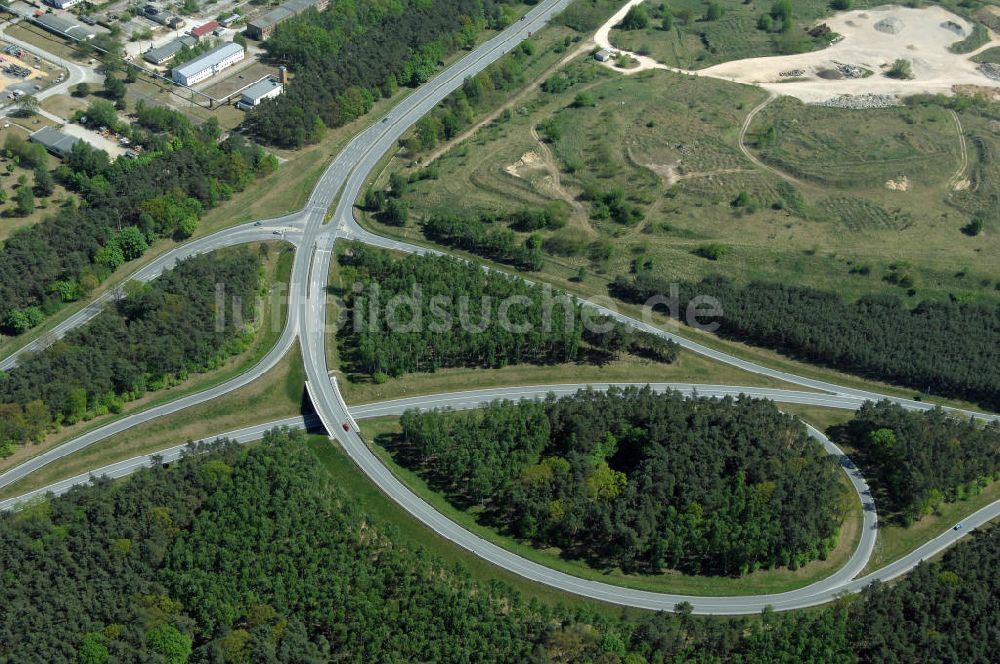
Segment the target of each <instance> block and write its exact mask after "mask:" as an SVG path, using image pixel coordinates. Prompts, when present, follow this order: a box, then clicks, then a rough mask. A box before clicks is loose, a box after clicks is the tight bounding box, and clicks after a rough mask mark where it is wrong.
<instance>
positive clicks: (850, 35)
mask: <svg viewBox="0 0 1000 664" xmlns="http://www.w3.org/2000/svg"><path fill="white" fill-rule="evenodd" d="M641 1H642V0H633V2H629V3H628V4H627V5H626V7H623V8H622V11H620V12H618V14H616V15H615V17H613V18H612V19H611V21H609V22H608V23H607V24H606V25H605V26H602V28H601V29H600V30H598V32H597V34H596V35H595V41H597V43H598V45H599V46H601V47H602V48H606V47H609V46H610V44H609V43H608V33H609V31H610V28H611V26H613V25H615V24H617V23H618V22H620V21H621V19H622V17H623V16H624V15H625V12H626V11H628V7H629V6H631V5H633V4H637V3H638V2H641ZM619 14H620V15H619ZM823 22H824V23H826V24H827V25H828V26H829V27H830V29H831V30H833V31H834V32H836V33H838V34H840V35H842V37H843V38H842V39H841V40H839V41H838V42H836V43H834V44H833V45H831V46H829V47H828V48H825V49H823V50H821V51H814V52H810V53H801V54H798V55H788V56H772V57H764V58H749V59H746V60H734V61H732V62H725V63H722V64H720V65H715V66H713V67H708V68H706V69H702V70H698V71H692V72H687V73H690V74H695V75H698V76H711V77H713V78H721V79H725V80H731V81H737V82H740V83H751V84H756V85H759V86H761V87H763V88H765V89H767V90H770V91H772V92H774V93H776V94H782V95H789V96H793V97H798V98H799V99H801V100H803V101H805V102H807V103H822V102H827V101H829V100H831V99H833V98H835V97H839V96H841V95H885V96H887V97H900V96H907V95H912V94H919V93H925V92H926V93H941V94H951V93H952V92H953V91H954V86H956V85H963V86H969V85H974V86H981V87H984V88H996V89H1000V81H997V80H993V79H990V78H988V77H987V76H985V75H984V74H983V73H982V72H980V71H979V70H978V69H977V67H978V65H977V64H976V63H974V62H972V61H971V60H970V58H971V57H972V56H973V55H975V54H976V53H979V52H980V51H982V50H985V49H987V48H990V47H992V46H997V45H1000V41H998V40H997V38H996V36H995V35H992V37H993V39H992V40H991V41H990V43H988V44H986V45H985V46H983V47H982V48H981V49H978V50H977V51H975V52H974V53H968V54H964V55H959V54H956V53H952V52H951V51H949V50H948V47H949V46H950V45H951V44H953V43H955V42H957V41H961V40H962V39H963V38H964V37H965V36H967V35H968V34H969V33H970V32H971V31H972V26H971V25H970V24H969V22H968V21H966V20H964V19H962V18H960V17H958V16H956V15H955V14H952V13H951V12H948V11H946V10H944V9H942V8H941V7H938V6H928V7H925V8H922V9H910V8H906V7H900V6H897V5H886V6H883V7H878V8H876V9H867V10H856V11H850V12H843V13H840V14H837V15H835V16H833V17H830V18H828V19H826V20H825V21H823ZM612 50H615V51H616V52H620V51H618V49H613V48H612ZM632 57H634V58H635V59H637V60H638V61H639V67H637V68H634V69H629V70H624V71H623V70H621V69H618V68H616V67H613V64H612V63H609V64H610V65H611V66H612V68H614V69H615V70H616V71H619V72H622V73H628V74H631V73H634V72H636V71H641V70H643V69H651V68H657V69H670V70H672V71H680V70H677V69H674V68H671V67H666V66H664V65H662V64H660V63H657V62H655V61H653V60H651V59H650V58H648V57H644V56H639V55H635V54H632ZM899 58H902V59H905V60H909V61H910V62H911V63H912V67H913V75H914V77H913V79H912V80H896V79H892V78H888V77H886V76H885V75H884V72H885V71H886V70H887V69H888V68H889V67H890V66H891V64H892V63H893V62H894V61H895V60H897V59H899ZM845 65H846V67H845ZM852 66H853V67H856V68H859V69H860V70H865V71H864V72H863V73H862V74H860V75H864V74H866V73H867V72H871V73H870V75H866V76H865V77H862V78H849V77H845V78H836V77H837V76H840V75H841V74H840V73H839V72H838V69H839V71H844V70H847V71H851V69H852ZM832 72H835V73H832ZM821 74H822V76H821ZM824 76H826V77H831V76H832V77H834V78H824ZM782 81H784V82H782Z"/></svg>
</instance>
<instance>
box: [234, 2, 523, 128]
mask: <svg viewBox="0 0 1000 664" xmlns="http://www.w3.org/2000/svg"><path fill="white" fill-rule="evenodd" d="M511 4H512V3H511V2H508V1H506V0H436V1H435V2H424V1H422V0H392V1H389V0H381V1H378V2H356V1H354V0H347V1H345V2H334V3H331V4H330V7H329V9H327V10H326V11H323V12H316V11H313V10H310V11H308V12H305V13H304V14H302V15H300V16H298V17H296V18H293V19H290V20H288V21H286V22H284V23H282V24H281V25H279V26H278V27H277V28H276V29H275V31H274V34H273V35H272V37H271V38H270V39H269V40H268V41H267V43H266V47H267V49H268V53H269V54H270V55H271V57H272V58H274V59H275V60H277V61H280V62H283V63H285V64H287V65H288V66H289V68H290V69H291V70H292V71H293V72H294V73H295V78H294V79H293V80H292V82H291V84H290V85H289V86H288V88H287V90H286V91H285V94H283V95H281V96H279V97H276V98H274V99H269V100H266V101H265V102H264V103H262V104H261V105H260V106H258V107H256V108H254V109H253V110H251V111H250V113H249V115H248V118H247V121H246V126H247V127H248V128H249V129H250V130H251V131H252V132H253V133H254V134H255V135H257V136H260V137H261V138H262V139H264V140H266V141H268V142H271V143H275V144H277V145H281V146H284V147H300V146H302V145H304V144H306V143H309V142H313V141H317V140H319V139H320V138H321V137H322V135H323V132H324V131H325V129H326V128H327V127H339V126H341V125H343V124H346V123H348V122H350V121H351V120H354V119H355V118H358V117H360V116H362V115H364V114H365V113H367V112H368V111H370V110H371V108H372V106H373V104H374V102H375V99H376V98H378V97H388V96H390V95H392V94H393V93H394V92H395V90H396V89H397V88H398V87H400V86H417V85H420V84H421V83H423V82H424V81H426V80H427V79H428V78H430V77H431V76H432V75H433V73H434V72H435V71H436V70H437V68H438V65H439V64H440V62H441V60H442V59H443V58H444V57H445V56H446V55H447V54H449V53H451V52H453V51H455V50H457V49H460V48H472V46H473V45H474V44H475V41H476V38H477V36H478V34H479V32H480V31H481V30H483V29H484V28H487V27H489V28H502V27H505V26H507V25H509V24H510V23H511V22H512V20H513V19H514V16H515V13H514V12H513V11H512V8H511V7H510V5H511Z"/></svg>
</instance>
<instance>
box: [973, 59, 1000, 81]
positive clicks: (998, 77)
mask: <svg viewBox="0 0 1000 664" xmlns="http://www.w3.org/2000/svg"><path fill="white" fill-rule="evenodd" d="M978 69H979V71H980V72H982V74H983V76H985V77H986V78H992V79H993V80H994V81H1000V65H998V64H995V63H992V62H984V63H983V64H981V65H979V67H978Z"/></svg>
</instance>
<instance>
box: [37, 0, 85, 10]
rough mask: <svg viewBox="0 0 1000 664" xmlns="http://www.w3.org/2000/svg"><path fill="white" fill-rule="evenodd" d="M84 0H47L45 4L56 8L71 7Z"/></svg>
mask: <svg viewBox="0 0 1000 664" xmlns="http://www.w3.org/2000/svg"><path fill="white" fill-rule="evenodd" d="M81 2H83V0H45V4H47V5H49V6H50V7H55V8H56V9H69V8H70V7H72V6H74V5H78V4H80V3H81Z"/></svg>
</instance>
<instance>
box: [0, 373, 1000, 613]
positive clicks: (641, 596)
mask: <svg viewBox="0 0 1000 664" xmlns="http://www.w3.org/2000/svg"><path fill="white" fill-rule="evenodd" d="M610 385H611V384H608V383H603V384H590V385H585V384H558V385H538V386H532V387H511V388H493V389H483V390H472V391H466V392H457V393H444V394H434V395H426V396H418V397H408V398H404V399H395V400H391V401H383V402H379V403H373V404H366V405H360V406H353V407H351V408H350V412H351V415H352V416H353V418H355V419H365V418H370V417H383V416H388V415H397V416H398V415H400V414H402V413H403V412H405V411H406V410H409V409H413V408H416V409H431V408H442V407H447V408H453V409H456V410H458V409H466V408H475V407H478V406H481V405H483V404H485V403H488V402H491V401H494V400H497V399H508V400H520V399H537V398H544V397H545V396H547V395H549V394H554V395H557V396H560V395H567V394H572V393H574V392H576V391H577V390H579V389H584V388H586V387H590V388H592V389H599V390H600V389H607V388H608V387H610ZM616 385H619V386H624V385H625V384H616ZM652 387H653V389H656V390H666V389H676V390H679V391H681V392H684V393H689V394H699V395H702V396H711V397H725V396H738V395H740V394H745V395H748V396H753V397H756V398H766V399H771V400H773V401H775V402H777V403H791V404H812V405H822V406H826V407H831V408H844V409H848V410H853V409H855V408H857V407H858V406H859V405H860V404H861V403H862V402H863V400H861V399H857V398H852V397H835V396H825V395H821V394H816V393H811V392H797V391H791V390H778V389H771V388H755V387H733V386H726V385H696V384H689V383H657V384H653V385H652ZM279 426H287V427H300V428H307V429H317V428H320V429H321V428H322V427H321V426H320V423H319V421H318V420H317V418H315V417H312V416H309V417H302V416H299V417H292V418H286V419H282V420H277V421H274V422H269V423H266V424H261V425H256V426H253V427H247V428H245V429H240V430H237V431H232V432H228V433H224V434H220V437H227V438H230V439H233V440H236V441H237V442H240V443H246V442H250V441H253V440H257V439H259V438H260V437H261V436H263V434H264V432H265V431H268V430H270V429H272V428H274V427H279ZM810 433H811V434H812V435H813V436H814V437H815V438H817V440H819V441H820V442H822V443H823V444H824V445H825V446H826V447H827V450H828V451H829V452H830V453H832V454H835V455H837V456H839V457H840V458H841V466H842V467H843V468H844V471H845V472H846V473H847V474H848V477H849V478H850V480H851V483H852V485H853V486H854V488H855V491H856V492H857V493H858V494H859V496H860V497H861V500H862V504H863V505H864V512H863V514H864V525H863V530H862V537H861V541H860V542H859V544H858V547H857V549H856V550H855V551H854V553H853V554H852V556H851V558H850V560H849V561H848V563H847V564H846V565H845V566H844V567H842V568H841V569H840V570H838V571H837V572H835V573H834V574H833V575H831V576H829V577H827V578H826V579H823V580H822V581H820V582H818V583H816V584H813V585H810V586H808V587H805V588H802V589H800V590H796V591H790V592H786V593H781V594H776V595H764V596H748V597H720V598H698V597H691V596H686V595H673V594H663V593H647V592H643V591H635V590H630V589H627V588H621V587H618V586H612V585H609V584H603V583H599V582H592V581H586V580H582V579H579V578H576V577H573V576H570V575H566V574H562V573H559V572H555V571H553V570H550V569H548V568H546V567H544V566H542V565H538V564H537V563H533V562H531V561H528V560H525V559H522V558H519V557H517V556H513V558H514V560H515V561H516V563H517V567H516V568H515V569H514V571H516V572H517V573H520V574H522V575H524V576H526V577H528V578H532V579H534V580H537V581H539V582H542V583H548V584H550V585H553V586H555V587H559V588H563V589H567V590H570V591H571V592H579V593H580V594H584V595H587V596H589V597H595V598H599V599H602V600H604V601H609V602H614V603H619V604H625V605H629V606H642V607H644V608H650V609H664V610H669V609H672V608H673V606H674V605H675V604H676V603H678V602H682V601H690V602H692V604H693V606H694V607H695V610H696V611H697V612H701V613H717V614H729V613H732V614H737V613H747V612H754V611H758V610H760V609H762V608H763V607H764V606H767V605H771V606H773V607H774V608H776V609H784V608H800V607H803V606H810V605H814V604H819V603H823V602H825V601H829V600H830V599H831V598H832V597H833V596H834V595H836V594H838V593H839V592H842V591H844V590H859V589H861V588H863V587H864V586H865V585H867V584H868V583H870V582H871V581H873V580H875V579H876V578H878V579H881V580H889V579H891V578H895V577H896V576H898V575H900V574H903V573H905V572H906V571H907V570H909V569H911V568H912V567H913V566H914V565H916V564H917V563H919V562H920V561H921V560H924V559H926V558H928V557H930V556H933V555H934V554H935V553H937V552H939V551H941V550H942V549H944V548H945V547H947V546H948V545H950V544H952V543H953V542H954V541H956V540H957V539H958V538H960V537H961V536H963V535H964V534H965V533H967V532H968V531H969V530H970V529H973V528H975V527H977V526H980V525H982V524H984V523H987V522H988V521H989V520H991V519H993V518H996V517H997V516H998V515H1000V504H994V505H991V506H989V507H986V508H984V509H982V510H980V511H979V512H977V513H975V514H973V515H972V516H970V517H969V518H968V519H966V520H965V526H966V527H965V528H963V529H962V530H961V531H953V530H949V531H947V532H945V533H944V534H942V535H941V536H939V537H938V538H935V539H934V540H932V541H930V542H928V543H927V544H925V545H924V546H922V547H920V548H919V549H917V550H916V551H914V552H913V553H911V554H910V555H908V556H905V557H904V558H902V559H900V560H899V561H897V562H895V563H892V564H891V565H888V566H887V567H885V568H883V569H882V570H879V571H878V572H877V573H876V574H871V575H868V576H865V577H861V578H855V577H857V575H858V574H859V573H860V572H861V570H862V569H864V567H865V566H866V565H867V563H868V560H869V558H870V556H871V552H872V548H873V547H874V544H875V535H876V526H877V518H876V513H875V508H874V504H873V503H872V502H871V496H870V492H869V489H868V486H867V484H865V482H864V479H863V478H862V477H861V475H860V473H859V472H858V471H857V469H856V468H855V467H854V465H853V464H852V463H851V461H850V459H848V458H847V457H845V456H844V455H843V453H842V452H841V451H840V450H839V449H838V448H837V447H836V446H834V445H833V444H832V443H830V442H829V441H828V440H826V438H825V437H824V436H823V435H822V434H820V433H819V432H816V431H815V430H811V431H810ZM186 448H187V446H186V445H177V446H174V447H171V448H168V449H165V450H161V451H159V452H156V453H154V454H151V455H148V456H139V457H135V458H133V459H128V460H126V461H121V462H118V463H114V464H111V465H109V466H105V467H103V468H100V469H96V470H94V471H92V472H90V473H85V474H82V475H79V476H77V477H74V478H70V479H68V480H65V481H61V482H57V483H55V484H53V485H51V486H48V487H45V488H43V489H39V490H37V491H33V492H31V493H29V494H25V495H24V496H20V497H18V498H13V499H9V500H6V501H0V509H10V508H11V507H12V506H13V505H15V504H16V503H17V502H19V501H22V500H28V499H31V498H33V497H35V496H37V495H41V494H45V493H46V492H50V491H51V492H53V493H56V494H58V493H63V492H65V491H68V490H69V489H70V488H71V487H73V486H76V485H78V484H83V483H86V482H88V481H90V478H91V477H102V476H106V477H112V478H114V477H123V476H125V475H127V474H129V473H131V472H134V471H135V470H137V469H138V468H142V467H145V466H149V465H152V464H155V463H166V462H170V461H174V460H176V459H177V458H179V457H180V455H181V454H182V453H183V452H184V450H185V449H186ZM364 455H365V457H367V458H368V459H369V460H370V465H369V464H361V465H362V467H363V468H364V467H366V466H368V467H369V468H370V470H371V471H372V472H375V471H377V470H378V469H382V470H383V471H384V472H388V471H386V470H385V469H384V466H382V465H381V463H380V462H379V461H378V460H377V458H376V457H375V456H374V455H373V454H372V453H371V452H370V451H368V450H367V448H366V451H365V453H364ZM366 472H367V471H366ZM397 483H398V481H397V480H395V477H393V476H392V475H391V474H390V475H388V476H387V477H385V478H382V479H380V482H379V484H380V486H381V487H382V488H383V490H385V491H386V492H387V493H388V494H389V496H390V497H392V498H393V499H396V500H400V498H399V496H397V495H396V494H395V493H394V491H393V489H394V485H395V484H397ZM404 506H406V505H404ZM407 508H408V509H409V506H408V507H407ZM411 511H412V510H411ZM418 518H419V519H420V520H421V521H423V522H424V523H425V524H426V525H428V527H431V528H432V529H434V530H435V532H437V533H438V534H440V535H442V536H443V537H446V538H448V539H450V540H452V541H453V542H455V543H456V544H458V545H459V546H463V547H464V548H467V549H469V550H472V551H473V552H475V553H477V554H479V555H482V556H483V557H485V558H487V559H488V560H491V561H492V562H495V563H497V564H498V565H501V566H502V567H505V568H508V569H511V565H510V563H511V560H510V557H511V554H509V553H508V552H507V551H506V550H504V549H501V548H499V547H496V546H494V545H492V544H490V543H488V542H485V541H483V540H482V539H481V538H478V537H477V536H475V535H472V534H471V533H469V532H468V531H466V530H464V529H463V528H461V527H460V526H458V525H457V524H454V523H453V522H451V521H449V520H447V519H444V518H443V517H441V516H440V515H439V514H437V512H435V511H434V510H433V509H432V508H430V507H429V506H428V507H427V512H426V513H423V512H421V513H420V514H419V515H418ZM484 551H485V552H486V555H484Z"/></svg>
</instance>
